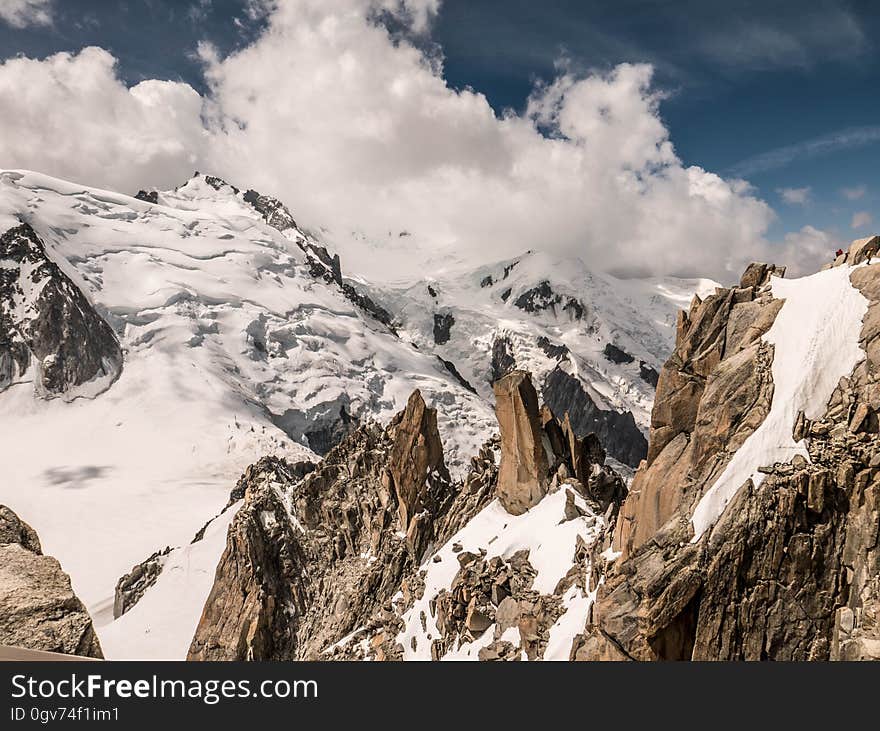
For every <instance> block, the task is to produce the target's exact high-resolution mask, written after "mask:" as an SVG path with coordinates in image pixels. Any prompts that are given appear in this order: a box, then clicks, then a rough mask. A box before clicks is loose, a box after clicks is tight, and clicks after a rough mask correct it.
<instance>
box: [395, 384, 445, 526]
mask: <svg viewBox="0 0 880 731" xmlns="http://www.w3.org/2000/svg"><path fill="white" fill-rule="evenodd" d="M387 474H388V478H389V479H388V483H389V487H390V488H391V489H392V490H393V491H394V493H395V495H396V496H397V509H398V512H399V514H400V526H401V530H402V531H404V532H406V531H407V530H409V528H410V525H411V523H412V520H413V517H414V516H415V515H416V514H418V513H420V512H421V511H422V510H424V509H426V508H427V509H430V508H431V507H436V502H437V501H436V499H433V496H432V495H431V489H430V488H431V485H432V484H433V483H434V482H435V481H436V479H437V478H439V479H440V480H443V481H444V482H447V483H448V482H449V472H448V471H447V469H446V463H445V462H444V461H443V444H442V442H441V441H440V432H439V431H438V430H437V411H436V410H435V409H429V408H428V407H427V406H426V405H425V400H424V399H423V398H422V394H421V393H420V392H419V391H418V390H416V391H413V393H412V395H411V396H410V397H409V400H408V401H407V404H406V409H405V410H404V412H403V414H402V415H401V416H400V419H399V421H397V423H396V425H395V433H394V444H393V446H392V447H391V454H390V459H389V463H388V473H387ZM429 477H430V480H429Z"/></svg>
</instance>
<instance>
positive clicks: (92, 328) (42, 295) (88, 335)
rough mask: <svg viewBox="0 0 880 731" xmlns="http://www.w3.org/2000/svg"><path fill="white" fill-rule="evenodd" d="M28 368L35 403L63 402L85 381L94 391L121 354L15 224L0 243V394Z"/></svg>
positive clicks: (109, 377)
mask: <svg viewBox="0 0 880 731" xmlns="http://www.w3.org/2000/svg"><path fill="white" fill-rule="evenodd" d="M31 365H33V366H34V367H35V383H34V388H35V391H36V392H37V393H38V394H39V395H41V396H44V397H47V398H51V397H55V396H63V395H65V394H67V393H68V392H71V391H72V390H73V389H76V388H78V387H81V386H84V385H85V384H88V383H89V382H93V385H92V387H91V390H92V391H94V392H98V391H101V390H105V389H106V388H108V387H109V385H110V384H111V383H112V381H113V380H114V379H115V378H116V377H117V376H118V375H119V373H120V371H121V369H122V349H121V348H120V346H119V342H118V340H117V339H116V335H115V333H114V332H113V330H112V328H111V327H110V326H109V325H108V324H107V323H106V322H105V321H104V319H103V318H102V317H101V316H100V315H99V314H98V313H97V312H96V311H95V309H94V307H92V305H91V303H90V302H89V301H88V299H87V298H86V296H85V295H84V294H83V293H82V292H81V291H80V289H79V288H78V287H77V286H76V285H75V284H74V283H73V281H71V279H70V278H69V277H68V276H67V275H66V274H64V272H62V271H61V269H60V268H59V267H58V265H57V264H55V263H54V262H53V261H52V260H51V259H50V258H49V257H48V255H47V253H46V247H45V245H44V244H43V242H42V241H41V240H40V237H39V236H37V234H36V232H35V231H34V230H33V229H32V228H31V227H30V226H29V225H27V224H22V225H21V226H17V227H15V228H12V229H10V230H9V231H7V232H6V233H4V234H3V235H2V236H0V391H2V390H3V389H5V388H8V387H9V385H10V384H11V383H12V382H13V381H15V380H16V379H18V378H21V376H23V375H24V373H25V372H26V371H27V370H28V368H29V367H30V366H31ZM89 395H94V393H89Z"/></svg>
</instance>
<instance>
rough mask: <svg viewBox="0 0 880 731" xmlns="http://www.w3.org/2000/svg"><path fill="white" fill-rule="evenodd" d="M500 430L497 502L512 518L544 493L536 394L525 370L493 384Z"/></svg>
mask: <svg viewBox="0 0 880 731" xmlns="http://www.w3.org/2000/svg"><path fill="white" fill-rule="evenodd" d="M494 390H495V400H496V405H495V413H496V415H497V417H498V425H499V427H500V428H501V468H500V471H499V475H498V499H499V500H500V501H501V504H502V505H503V506H504V508H505V510H507V512H508V513H511V514H512V515H522V514H523V513H524V512H526V511H527V510H528V509H529V508H531V507H532V506H534V505H537V504H538V503H539V502H540V500H541V498H542V497H544V495H546V494H547V471H548V464H547V455H546V453H545V452H544V444H543V441H542V429H541V422H540V419H539V417H538V394H537V392H536V391H535V387H534V386H533V385H532V379H531V377H530V376H529V374H528V373H526V372H525V371H513V372H512V373H509V374H508V375H506V376H504V378H502V379H501V380H500V381H497V382H496V383H495V385H494Z"/></svg>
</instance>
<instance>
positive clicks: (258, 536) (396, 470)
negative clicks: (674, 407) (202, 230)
mask: <svg viewBox="0 0 880 731" xmlns="http://www.w3.org/2000/svg"><path fill="white" fill-rule="evenodd" d="M507 387H508V388H507V393H508V394H509V399H510V410H509V413H508V412H505V410H504V407H503V406H502V407H501V408H500V409H499V419H500V420H501V422H502V433H504V434H505V435H506V436H504V437H502V438H501V439H493V440H491V441H490V442H488V443H487V444H486V445H485V446H484V447H483V448H482V449H481V450H480V453H479V454H478V455H477V456H475V457H474V458H473V459H472V461H471V465H470V472H469V473H468V475H467V477H466V478H465V479H464V480H463V481H462V482H453V481H452V480H451V478H450V476H449V473H448V472H447V470H446V467H445V463H444V459H443V450H442V445H441V443H440V438H439V434H438V432H437V415H436V412H435V411H434V410H433V409H431V408H429V407H428V406H427V405H426V404H425V402H424V400H423V399H422V397H421V395H420V394H419V392H418V391H416V392H414V393H413V394H412V396H411V397H410V399H409V401H408V402H407V406H406V409H405V410H404V411H403V412H401V413H400V414H398V415H397V416H396V417H395V418H394V419H393V420H392V422H391V423H390V424H389V426H388V427H387V428H385V429H382V428H381V427H379V426H378V425H376V424H373V423H371V424H366V425H363V426H361V427H359V428H358V429H357V430H356V431H355V432H353V433H352V434H350V435H349V436H348V437H346V438H345V439H344V440H343V442H342V443H340V444H339V445H338V446H337V447H335V448H334V449H332V450H331V451H330V452H329V453H328V454H327V455H326V457H325V458H324V460H323V461H322V462H321V463H320V464H318V465H316V466H314V469H310V470H307V471H304V470H295V469H294V467H293V466H292V465H290V464H288V463H286V462H285V461H283V460H280V459H277V458H264V459H263V460H261V461H260V462H258V463H257V464H255V465H253V466H251V467H250V468H248V470H247V471H246V473H245V475H244V476H243V477H242V479H241V480H240V481H239V483H238V485H237V486H236V489H235V491H234V494H233V496H231V497H232V498H234V499H238V498H240V499H241V500H242V502H241V506H240V508H239V509H238V512H237V514H236V516H235V518H234V519H233V520H232V523H231V524H230V528H229V532H228V536H227V543H226V549H225V551H224V553H223V556H222V558H221V559H220V562H219V564H218V566H217V570H216V575H215V580H214V585H213V587H212V589H211V592H210V595H209V596H208V599H207V601H206V603H205V607H204V610H203V612H202V617H201V620H200V622H199V625H198V628H197V630H196V633H195V636H194V638H193V641H192V645H191V647H190V651H189V658H190V659H192V660H231V659H235V660H302V659H318V658H323V659H330V658H334V659H356V658H363V657H370V658H372V659H377V660H392V659H399V658H402V657H403V656H404V654H405V652H404V648H403V647H402V645H401V642H400V640H399V639H398V637H399V636H400V635H401V632H402V631H403V628H404V625H405V616H406V613H407V612H408V611H409V610H411V609H412V607H413V606H414V603H415V602H416V601H420V600H422V599H423V598H424V595H425V591H426V586H425V575H426V569H425V566H428V565H433V564H434V563H435V562H436V561H437V560H439V559H438V555H437V550H438V547H441V546H443V547H447V546H449V545H450V543H454V541H453V540H452V539H453V537H454V536H455V535H456V534H458V533H459V531H462V530H463V529H465V528H466V527H467V526H468V525H469V522H470V521H471V520H472V519H473V518H474V516H476V515H477V514H478V513H480V512H481V511H483V510H484V509H487V508H489V507H490V506H489V504H490V503H491V502H492V501H493V499H494V498H495V497H497V496H500V494H501V492H502V491H503V490H502V488H501V484H502V479H501V475H500V471H499V467H498V461H497V455H498V454H499V453H500V454H501V455H502V457H501V462H502V466H501V471H505V470H507V471H508V472H509V473H510V474H511V475H513V476H514V478H515V479H519V478H520V477H521V478H522V479H523V480H528V479H531V483H530V484H529V485H527V487H528V488H529V489H531V487H532V483H533V484H534V485H537V486H539V487H540V486H544V487H543V489H544V491H547V490H549V491H551V492H553V493H555V494H556V495H562V494H563V493H561V492H560V491H561V490H564V491H565V493H564V494H565V500H559V501H557V503H555V504H556V505H557V507H558V509H559V521H560V522H561V523H564V522H566V521H572V520H576V521H578V525H579V526H581V529H582V530H589V529H590V526H593V525H594V524H596V521H597V520H602V519H601V518H597V517H596V516H597V515H599V513H598V511H600V510H602V511H604V513H605V514H607V515H613V514H614V511H615V510H616V509H617V507H618V506H619V504H620V501H621V500H622V498H623V495H624V494H625V488H624V485H623V481H622V480H621V479H620V478H619V477H618V476H617V475H616V474H615V473H614V472H613V471H611V470H610V469H609V468H607V467H605V466H604V464H603V463H604V459H605V455H604V452H603V451H602V449H601V447H600V446H599V444H598V440H596V439H595V438H590V439H580V438H578V437H577V436H576V435H575V434H574V432H573V430H572V429H571V425H570V424H569V423H568V422H566V421H564V420H563V421H562V422H560V421H558V420H557V419H556V418H555V417H553V415H552V414H551V413H550V412H549V410H547V409H545V410H544V411H543V412H541V413H539V412H538V403H537V396H536V395H535V393H534V388H533V387H532V386H531V381H530V379H529V377H528V375H527V374H513V375H512V376H511V377H509V379H508V382H507ZM501 389H502V390H504V387H501ZM502 398H503V397H502ZM515 419H520V420H521V423H520V424H519V425H516V424H515V423H514V420H515ZM508 425H509V427H510V428H508ZM510 429H513V432H511V431H510ZM517 429H519V430H520V432H522V433H521V434H519V435H518V436H517V437H516V439H518V440H519V441H516V442H512V443H511V444H509V445H508V447H507V448H505V446H504V444H503V442H504V440H505V439H510V434H511V433H513V434H516V431H517ZM526 438H528V439H531V440H532V441H531V442H528V444H527V439H526ZM545 444H547V445H548V446H547V447H545V446H544V445H545ZM505 450H507V453H506V454H505ZM511 450H512V451H511ZM523 450H525V451H523ZM520 459H522V460H524V464H523V465H517V464H515V461H516V460H520ZM511 460H514V462H511ZM530 471H532V474H531V476H530V475H529V473H530ZM515 489H517V488H515ZM515 489H514V490H513V491H511V490H504V492H506V493H508V494H511V496H512V499H513V497H514V494H513V493H514V492H515ZM514 504H515V505H516V506H518V507H522V502H521V501H520V502H516V501H514ZM591 506H592V507H591ZM563 508H564V509H563ZM591 511H592V512H591ZM510 517H511V519H512V516H510ZM504 527H506V526H503V525H501V524H499V526H498V529H499V530H502V529H503V528H504ZM570 540H572V542H573V537H572V538H571V539H570ZM444 550H445V549H444ZM451 550H452V552H453V553H456V548H455V546H454V545H453V546H452V548H451ZM572 552H573V556H572V557H571V560H572V562H573V563H572V571H571V572H570V574H571V575H570V576H569V577H568V579H567V580H566V581H561V582H560V583H559V585H558V587H556V589H557V590H556V591H554V592H552V593H550V594H547V593H546V590H545V593H544V594H542V593H540V592H538V591H537V590H535V589H534V588H533V586H532V583H533V580H534V578H535V576H536V573H537V570H536V569H535V568H533V567H532V566H531V564H530V563H529V561H530V559H529V551H528V550H524V551H521V552H520V553H519V554H518V555H515V556H511V557H509V558H505V559H498V560H494V559H491V558H486V557H485V556H484V555H476V554H474V555H473V556H465V555H462V558H461V560H460V568H461V573H460V575H459V576H458V577H457V578H456V580H455V582H454V585H453V586H450V587H449V588H448V590H445V593H444V592H441V593H440V594H438V595H437V596H436V597H432V598H431V606H432V607H433V609H432V610H431V611H432V615H433V616H435V617H437V618H438V621H439V622H440V625H441V626H442V630H441V631H440V634H441V636H440V637H435V638H434V640H436V642H435V643H434V645H433V646H432V649H431V652H432V653H433V654H434V656H435V657H440V656H441V655H443V654H445V653H446V652H447V651H448V650H450V649H451V648H452V647H454V646H456V645H457V644H458V643H459V642H461V641H463V640H464V639H465V638H470V639H473V638H474V637H476V636H478V635H480V634H481V632H483V631H484V630H485V629H486V625H485V623H486V621H489V620H491V622H492V623H493V624H495V623H499V624H498V627H496V628H495V629H493V632H497V633H498V638H497V641H496V642H494V643H493V644H492V645H491V646H490V647H489V648H488V649H487V650H486V652H485V653H483V655H485V657H484V659H500V658H502V657H506V656H511V657H512V656H513V655H516V656H517V657H518V656H519V655H520V653H521V652H524V653H525V654H526V656H528V657H533V658H537V657H541V656H542V654H543V652H544V650H545V648H546V647H547V644H548V642H549V638H550V628H551V627H552V626H553V624H554V622H555V621H556V620H557V619H558V618H559V617H560V616H561V614H562V613H563V612H564V611H565V606H564V602H563V600H562V596H563V594H564V593H565V592H567V591H568V590H569V589H570V588H571V587H572V586H573V585H574V584H575V583H577V585H578V586H579V587H580V591H582V592H586V591H587V587H586V576H585V568H584V567H585V563H584V560H585V556H586V546H581V548H579V549H578V550H577V551H575V550H574V549H572ZM458 553H462V551H461V549H460V548H459V549H458ZM538 565H541V564H538ZM566 565H567V564H566ZM564 571H565V569H564V568H563V573H564ZM477 588H479V591H477ZM552 588H553V587H551V589H552ZM508 599H509V600H510V601H507V600H508ZM505 602H506V603H505ZM424 621H426V620H425V619H423V620H422V622H423V623H424ZM505 622H513V624H514V625H515V626H516V627H517V628H518V632H519V638H520V639H519V640H517V641H518V642H519V643H520V644H518V645H517V646H516V647H514V646H513V645H511V646H510V647H508V646H507V645H508V644H510V643H509V635H505V638H504V639H502V637H501V635H502V634H504V630H505V629H509V627H508V625H507V624H505ZM511 626H513V625H511ZM501 627H503V629H499V628H501ZM413 642H415V639H413ZM426 642H427V645H425V647H427V646H428V645H431V639H430V638H428V639H427V640H426ZM414 646H415V645H414Z"/></svg>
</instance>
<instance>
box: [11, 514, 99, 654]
mask: <svg viewBox="0 0 880 731" xmlns="http://www.w3.org/2000/svg"><path fill="white" fill-rule="evenodd" d="M0 645H9V646H12V647H20V648H26V649H29V650H42V651H45V652H58V653H63V654H67V655H82V656H85V657H95V658H100V657H103V655H102V654H101V645H100V644H99V642H98V637H97V635H96V634H95V630H94V627H93V626H92V620H91V617H89V613H88V612H87V611H86V608H85V607H84V606H83V604H82V602H81V601H80V600H79V599H78V598H77V597H76V595H75V594H74V593H73V589H72V588H71V586H70V577H68V575H67V574H65V573H64V571H62V570H61V565H60V564H59V563H58V561H56V560H55V559H54V558H52V557H51V556H44V555H43V552H42V549H41V547H40V541H39V538H38V537H37V533H36V531H34V529H33V528H31V527H30V526H29V525H28V524H27V523H25V522H24V521H22V520H21V519H20V518H19V517H18V516H17V515H16V514H15V513H14V512H12V510H10V509H9V508H7V507H6V506H5V505H0Z"/></svg>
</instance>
